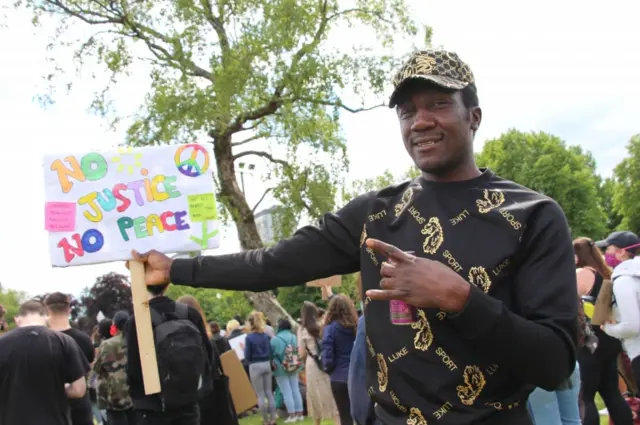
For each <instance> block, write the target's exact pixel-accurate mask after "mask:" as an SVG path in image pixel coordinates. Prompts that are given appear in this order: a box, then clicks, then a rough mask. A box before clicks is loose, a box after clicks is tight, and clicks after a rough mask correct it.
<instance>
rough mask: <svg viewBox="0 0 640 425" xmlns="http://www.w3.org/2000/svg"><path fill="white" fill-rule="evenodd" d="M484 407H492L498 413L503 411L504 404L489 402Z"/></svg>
mask: <svg viewBox="0 0 640 425" xmlns="http://www.w3.org/2000/svg"><path fill="white" fill-rule="evenodd" d="M484 405H485V406H491V407H493V408H494V409H496V410H497V411H500V410H502V409H503V407H502V403H500V402H499V401H490V402H488V403H485V404H484Z"/></svg>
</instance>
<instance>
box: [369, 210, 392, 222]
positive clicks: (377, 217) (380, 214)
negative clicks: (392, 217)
mask: <svg viewBox="0 0 640 425" xmlns="http://www.w3.org/2000/svg"><path fill="white" fill-rule="evenodd" d="M386 216H387V210H382V211H379V212H377V213H373V214H369V217H368V218H369V221H370V222H372V221H376V220H380V219H381V218H385V217H386Z"/></svg>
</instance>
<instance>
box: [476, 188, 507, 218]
mask: <svg viewBox="0 0 640 425" xmlns="http://www.w3.org/2000/svg"><path fill="white" fill-rule="evenodd" d="M502 204H504V193H503V192H502V191H501V190H492V191H489V189H485V190H484V199H478V200H477V201H476V205H477V206H478V211H479V212H480V213H481V214H486V213H488V212H489V211H491V210H494V209H496V208H498V207H499V206H500V205H502Z"/></svg>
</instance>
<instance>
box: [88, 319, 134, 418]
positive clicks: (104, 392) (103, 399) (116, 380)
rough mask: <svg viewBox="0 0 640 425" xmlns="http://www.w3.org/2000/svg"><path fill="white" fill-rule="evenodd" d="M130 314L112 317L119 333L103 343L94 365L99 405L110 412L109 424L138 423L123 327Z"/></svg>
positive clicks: (108, 414)
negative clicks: (128, 378) (128, 373)
mask: <svg viewBox="0 0 640 425" xmlns="http://www.w3.org/2000/svg"><path fill="white" fill-rule="evenodd" d="M128 320H129V314H128V313H127V312H125V311H119V312H117V313H116V314H115V315H114V316H113V326H114V327H115V329H116V334H115V335H114V336H113V337H111V338H109V339H107V340H105V341H103V342H102V344H100V349H99V351H98V358H97V359H96V363H95V364H94V366H93V369H94V370H95V372H96V375H97V378H98V405H99V407H100V409H104V410H106V411H107V423H108V424H109V425H135V423H136V422H135V412H134V411H133V402H132V401H131V395H130V394H129V384H128V383H127V371H126V366H127V347H126V346H125V343H124V336H123V332H124V328H125V326H126V324H127V321H128Z"/></svg>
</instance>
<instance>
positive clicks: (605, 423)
mask: <svg viewBox="0 0 640 425" xmlns="http://www.w3.org/2000/svg"><path fill="white" fill-rule="evenodd" d="M596 406H598V410H602V409H604V403H603V402H602V399H601V398H600V394H597V395H596ZM278 423H279V424H283V423H284V420H283V419H280V420H279V421H278ZM296 423H297V424H300V425H312V424H313V421H312V420H311V419H305V420H304V421H301V422H296ZM240 425H262V417H260V416H259V415H255V416H250V417H248V418H244V419H240ZM322 425H333V421H323V422H322ZM600 425H609V417H608V416H600Z"/></svg>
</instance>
